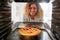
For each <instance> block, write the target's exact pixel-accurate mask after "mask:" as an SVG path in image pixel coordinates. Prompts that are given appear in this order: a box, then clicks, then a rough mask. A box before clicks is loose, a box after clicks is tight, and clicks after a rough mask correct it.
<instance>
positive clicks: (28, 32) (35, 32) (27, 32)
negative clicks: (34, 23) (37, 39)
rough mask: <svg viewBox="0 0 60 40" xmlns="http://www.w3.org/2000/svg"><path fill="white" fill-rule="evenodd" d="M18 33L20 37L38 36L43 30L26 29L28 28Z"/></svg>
mask: <svg viewBox="0 0 60 40" xmlns="http://www.w3.org/2000/svg"><path fill="white" fill-rule="evenodd" d="M18 32H19V34H20V35H23V36H36V35H39V34H40V33H41V30H39V29H37V28H31V27H26V28H21V29H19V30H18Z"/></svg>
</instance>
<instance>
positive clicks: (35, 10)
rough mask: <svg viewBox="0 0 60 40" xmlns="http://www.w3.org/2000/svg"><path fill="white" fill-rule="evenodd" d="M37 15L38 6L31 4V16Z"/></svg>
mask: <svg viewBox="0 0 60 40" xmlns="http://www.w3.org/2000/svg"><path fill="white" fill-rule="evenodd" d="M36 13H37V6H36V4H31V5H30V15H31V16H35V15H36Z"/></svg>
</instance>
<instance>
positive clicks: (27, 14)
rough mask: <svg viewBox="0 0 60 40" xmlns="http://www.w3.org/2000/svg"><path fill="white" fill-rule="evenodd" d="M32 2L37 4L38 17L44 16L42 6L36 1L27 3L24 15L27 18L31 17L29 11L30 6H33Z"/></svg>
mask: <svg viewBox="0 0 60 40" xmlns="http://www.w3.org/2000/svg"><path fill="white" fill-rule="evenodd" d="M32 4H35V5H36V6H37V15H36V17H37V18H43V11H42V8H41V6H40V5H39V4H38V3H36V2H29V3H27V4H26V6H25V13H24V16H25V17H26V18H29V17H30V15H29V12H30V10H29V8H30V6H31V5H32Z"/></svg>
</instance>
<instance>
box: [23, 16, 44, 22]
mask: <svg viewBox="0 0 60 40" xmlns="http://www.w3.org/2000/svg"><path fill="white" fill-rule="evenodd" d="M23 20H24V22H43V18H42V19H41V18H37V17H35V18H34V20H32V19H31V17H30V18H28V19H27V18H26V17H23Z"/></svg>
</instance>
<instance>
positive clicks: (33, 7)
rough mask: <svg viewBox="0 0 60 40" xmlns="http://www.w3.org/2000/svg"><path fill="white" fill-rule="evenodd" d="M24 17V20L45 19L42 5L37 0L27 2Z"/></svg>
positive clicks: (38, 20) (35, 20)
mask: <svg viewBox="0 0 60 40" xmlns="http://www.w3.org/2000/svg"><path fill="white" fill-rule="evenodd" d="M23 19H24V22H41V21H42V19H43V11H42V8H41V6H40V5H39V4H38V3H36V2H29V3H27V4H26V7H25V13H24V18H23Z"/></svg>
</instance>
